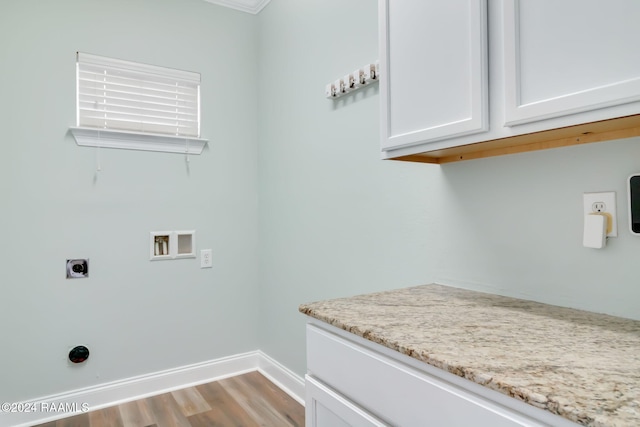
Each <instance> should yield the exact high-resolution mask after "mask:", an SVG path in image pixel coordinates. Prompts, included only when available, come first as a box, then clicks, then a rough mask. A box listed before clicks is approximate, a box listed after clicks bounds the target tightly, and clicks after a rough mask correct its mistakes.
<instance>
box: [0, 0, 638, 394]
mask: <svg viewBox="0 0 640 427" xmlns="http://www.w3.org/2000/svg"><path fill="white" fill-rule="evenodd" d="M105 5H106V3H105V2H103V1H97V0H60V1H56V2H55V4H54V2H45V1H33V0H14V1H3V2H2V4H1V5H0V40H1V41H0V58H1V59H2V67H0V90H1V95H2V96H1V99H2V103H0V124H1V125H2V129H3V131H4V136H3V138H2V149H3V152H2V155H1V156H0V197H1V199H2V209H1V210H0V212H1V213H0V220H1V221H2V224H3V225H4V229H3V233H2V239H0V241H2V242H3V244H2V245H0V267H1V269H2V278H1V279H0V282H1V285H0V289H2V294H1V295H0V322H1V324H2V325H3V326H4V328H5V329H4V331H3V332H4V333H3V338H2V341H1V343H2V347H1V348H2V351H1V352H0V401H19V400H23V399H26V398H34V397H38V396H43V395H46V394H50V393H56V392H61V391H69V390H74V389H78V388H81V387H86V386H90V385H95V384H101V383H104V382H108V381H113V380H117V379H123V378H129V377H132V376H136V375H142V374H146V373H152V372H157V371H161V370H163V369H170V368H175V367H179V366H184V365H188V364H191V363H196V362H202V361H207V360H211V359H215V358H218V357H223V356H228V355H233V354H238V353H242V352H245V351H250V350H255V349H258V348H260V349H262V350H263V351H265V352H266V353H267V354H268V355H270V356H271V357H273V358H275V359H276V360H278V361H279V362H281V363H283V364H284V365H285V366H287V367H289V368H291V369H292V370H293V371H295V372H296V373H298V374H300V375H302V374H304V372H305V362H304V360H305V359H304V358H305V354H304V318H303V316H302V315H300V314H299V313H298V312H297V307H298V305H299V304H300V303H302V302H307V301H312V300H318V299H326V298H331V297H338V296H347V295H353V294H357V293H364V292H371V291H375V290H382V289H391V288H397V287H404V286H413V285H418V284H423V283H429V282H433V281H438V282H440V283H443V284H451V285H456V286H463V287H467V288H473V289H478V290H486V291H491V292H496V293H501V294H506V295H512V296H517V297H525V298H529V299H534V300H539V301H544V302H549V303H553V304H560V305H566V306H572V307H578V308H584V309H588V310H593V311H600V312H607V313H611V314H616V315H621V316H626V317H632V318H640V310H639V309H638V308H637V307H638V306H637V304H636V302H637V301H638V300H639V299H640V286H638V283H640V280H639V278H640V274H638V273H637V271H636V270H635V267H634V266H635V265H637V254H638V252H639V251H640V239H638V238H637V237H633V236H631V235H630V234H629V233H628V232H627V230H626V224H627V220H628V218H627V215H626V212H625V208H626V202H625V199H624V195H625V184H624V181H625V178H626V177H627V176H628V175H629V174H630V173H632V172H636V171H640V144H639V142H640V140H639V139H637V138H635V139H630V140H624V141H614V142H607V143H601V144H592V145H586V146H583V147H573V148H566V149H556V150H552V151H546V152H544V151H543V152H535V153H527V154H520V155H512V156H507V157H499V158H491V159H484V160H477V161H469V162H462V163H459V164H452V165H446V166H441V167H440V166H433V165H424V164H412V163H402V162H392V161H381V160H379V149H378V144H379V142H378V139H379V129H378V128H379V119H378V102H379V95H378V88H377V87H375V86H374V87H370V88H367V89H365V90H362V91H360V92H359V93H357V94H354V95H352V96H348V97H345V98H343V99H341V100H339V101H336V102H334V101H330V100H327V99H325V98H324V86H325V84H326V83H328V82H329V81H331V80H334V79H336V78H338V77H340V76H342V75H344V74H346V73H348V72H350V71H352V70H354V69H356V68H358V67H360V66H361V65H364V64H365V63H367V62H370V61H372V60H375V59H377V58H378V53H377V43H378V42H377V4H376V2H375V1H374V0H322V1H321V0H315V1H313V0H305V1H300V0H272V2H271V3H270V4H269V5H268V6H267V7H266V8H265V9H264V10H263V11H262V12H261V13H260V14H259V15H257V16H252V15H248V14H244V13H241V12H237V11H233V10H230V9H226V8H221V7H218V6H214V5H211V4H208V3H205V2H203V1H201V0H135V1H127V0H112V1H110V2H109V4H108V7H105ZM77 50H80V51H85V52H89V53H94V54H99V55H105V56H113V57H118V58H123V59H130V60H135V61H140V62H148V63H152V64H156V65H163V66H168V67H175V68H182V69H187V70H192V71H199V72H201V73H202V80H203V84H202V98H203V103H202V110H203V124H202V133H203V136H204V137H206V138H208V139H209V140H210V143H209V146H208V148H207V149H206V150H205V152H204V153H203V155H201V156H191V162H190V163H189V165H188V166H187V164H186V162H185V159H184V157H183V156H181V155H175V154H162V153H149V152H134V151H120V150H107V149H103V150H101V152H100V160H101V164H102V171H101V172H96V150H95V149H92V148H82V147H78V146H76V144H75V142H74V140H73V138H72V137H71V136H69V135H68V134H67V129H68V127H69V126H71V125H73V124H74V120H75V104H74V97H75V87H74V79H75V70H74V65H75V62H74V53H75V52H76V51H77ZM27 114H30V116H27ZM601 190H615V191H617V192H618V197H619V199H618V210H619V214H618V220H619V223H620V237H618V238H617V239H612V240H611V241H610V243H609V245H608V247H607V249H605V250H602V251H597V250H589V249H585V248H583V247H582V245H581V239H582V193H583V192H585V191H601ZM181 229H195V230H196V232H197V235H196V237H197V246H198V249H203V248H212V249H213V251H214V258H213V259H214V268H213V269H211V270H201V269H200V268H199V263H198V260H176V261H165V262H150V261H149V260H148V251H149V248H148V244H149V241H148V239H149V236H148V233H149V232H150V231H154V230H181ZM75 257H89V258H90V259H91V277H90V278H89V279H82V280H66V279H65V277H64V261H65V259H67V258H75ZM77 344H85V345H88V346H89V347H90V348H91V349H92V351H93V353H92V356H91V359H90V360H89V363H88V364H87V365H86V366H84V367H83V368H81V369H77V367H69V366H68V364H67V362H66V352H67V351H68V348H69V347H70V346H73V345H77Z"/></svg>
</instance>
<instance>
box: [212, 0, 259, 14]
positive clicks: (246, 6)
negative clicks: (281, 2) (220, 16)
mask: <svg viewBox="0 0 640 427" xmlns="http://www.w3.org/2000/svg"><path fill="white" fill-rule="evenodd" d="M205 1H206V2H209V3H213V4H217V5H220V6H225V7H230V8H231V9H236V10H240V11H242V12H247V13H252V14H254V15H255V14H257V13H258V12H260V11H261V10H262V8H264V7H265V6H266V5H267V4H268V3H269V2H270V1H271V0H205Z"/></svg>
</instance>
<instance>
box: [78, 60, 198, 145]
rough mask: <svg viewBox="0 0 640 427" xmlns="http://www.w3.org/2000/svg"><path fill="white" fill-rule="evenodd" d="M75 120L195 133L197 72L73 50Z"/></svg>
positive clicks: (110, 126) (120, 127) (80, 123)
mask: <svg viewBox="0 0 640 427" xmlns="http://www.w3.org/2000/svg"><path fill="white" fill-rule="evenodd" d="M77 60H78V61H77V87H78V94H77V112H78V126H86V127H94V128H100V129H114V130H134V131H137V132H149V133H161V134H168V135H177V136H195V137H199V136H200V123H199V119H200V75H199V74H198V73H192V72H188V71H185V72H183V71H180V70H174V69H168V68H163V67H157V66H152V65H146V64H138V63H134V62H128V61H122V60H116V59H111V58H105V57H98V56H96V55H88V54H82V53H78V56H77Z"/></svg>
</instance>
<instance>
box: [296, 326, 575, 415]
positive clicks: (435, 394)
mask: <svg viewBox="0 0 640 427" xmlns="http://www.w3.org/2000/svg"><path fill="white" fill-rule="evenodd" d="M307 370H308V374H307V376H306V425H307V426H309V427H343V426H354V427H355V426H397V427H402V426H405V427H414V426H447V427H456V426H460V427H467V426H472V425H473V426H492V427H542V426H550V425H552V426H557V427H575V426H577V424H575V423H573V422H571V421H569V420H566V419H564V418H561V417H559V416H556V415H554V414H551V413H550V412H547V411H544V410H541V409H538V408H535V407H533V406H531V405H528V404H526V403H524V402H520V401H517V400H516V399H513V398H511V397H508V396H505V395H502V394H501V393H498V392H495V391H493V390H489V389H487V388H485V387H482V386H480V385H478V384H475V383H473V382H471V381H468V380H466V379H463V378H460V377H457V376H455V375H453V374H450V373H448V372H445V371H442V370H440V369H437V368H434V367H432V366H429V365H427V364H425V363H422V362H419V361H418V360H415V359H411V358H409V357H407V356H405V355H402V354H400V353H397V352H394V351H393V350H390V349H388V348H386V347H384V346H381V345H378V344H375V343H372V342H369V341H367V340H364V339H362V338H360V337H357V336H355V335H353V334H349V333H347V332H344V331H342V330H340V329H337V328H334V327H332V326H330V325H327V324H324V323H322V322H319V321H316V320H315V319H311V320H310V322H309V324H308V326H307Z"/></svg>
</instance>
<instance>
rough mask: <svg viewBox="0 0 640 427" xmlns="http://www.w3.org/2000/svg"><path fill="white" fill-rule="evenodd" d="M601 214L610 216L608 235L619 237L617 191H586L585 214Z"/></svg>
mask: <svg viewBox="0 0 640 427" xmlns="http://www.w3.org/2000/svg"><path fill="white" fill-rule="evenodd" d="M591 214H601V215H605V216H606V217H607V218H608V224H607V237H618V220H617V218H616V193H615V191H607V192H602V193H584V215H585V216H586V215H591Z"/></svg>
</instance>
